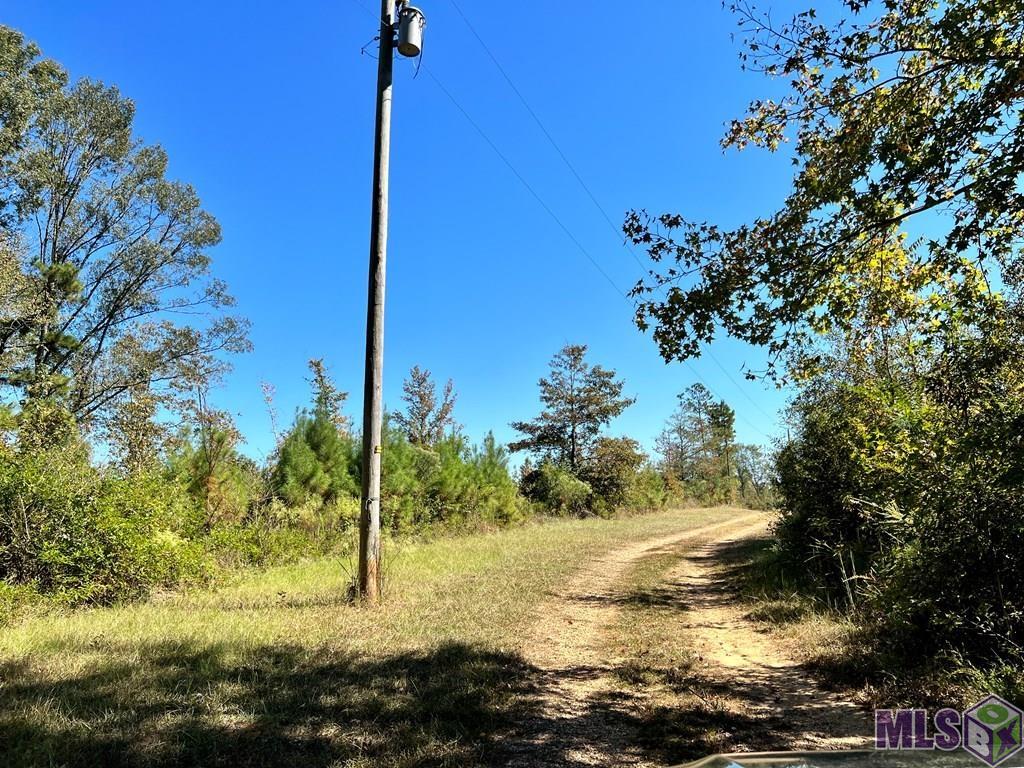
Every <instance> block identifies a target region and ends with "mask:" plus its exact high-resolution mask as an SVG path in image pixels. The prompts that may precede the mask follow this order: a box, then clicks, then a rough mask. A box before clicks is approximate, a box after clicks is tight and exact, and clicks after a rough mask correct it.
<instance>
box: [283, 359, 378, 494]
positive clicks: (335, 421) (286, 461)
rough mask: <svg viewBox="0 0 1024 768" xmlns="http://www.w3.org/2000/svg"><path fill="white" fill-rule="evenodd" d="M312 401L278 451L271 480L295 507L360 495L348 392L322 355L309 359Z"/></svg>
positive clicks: (297, 418) (298, 416) (300, 413)
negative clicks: (345, 405)
mask: <svg viewBox="0 0 1024 768" xmlns="http://www.w3.org/2000/svg"><path fill="white" fill-rule="evenodd" d="M309 367H310V371H312V374H313V376H312V378H311V379H310V385H311V387H312V390H313V391H312V395H313V403H312V407H311V408H310V409H308V410H303V411H300V412H299V414H298V415H297V416H296V418H295V423H294V425H293V426H292V428H291V430H290V431H289V432H288V434H287V435H285V437H284V439H283V440H282V441H281V444H280V446H279V447H278V451H277V462H276V464H275V466H274V469H273V473H272V477H271V483H272V485H273V488H274V492H275V493H276V494H277V495H278V496H279V497H280V498H281V499H283V500H284V501H285V502H286V503H287V504H289V505H291V506H299V505H302V504H306V503H310V502H312V503H314V504H315V505H317V506H323V505H326V504H331V503H333V502H335V501H337V500H338V499H340V498H342V497H344V496H358V494H359V485H358V469H357V463H356V461H357V454H356V446H355V442H354V441H353V439H352V435H351V431H350V429H349V423H348V419H347V418H346V417H345V416H344V415H343V414H342V412H341V406H342V403H344V402H345V400H346V398H347V397H348V393H347V392H342V391H341V390H339V389H338V387H337V385H335V383H334V381H333V380H332V379H331V377H330V375H329V373H328V372H327V369H326V367H325V366H324V364H323V360H320V359H314V360H310V362H309Z"/></svg>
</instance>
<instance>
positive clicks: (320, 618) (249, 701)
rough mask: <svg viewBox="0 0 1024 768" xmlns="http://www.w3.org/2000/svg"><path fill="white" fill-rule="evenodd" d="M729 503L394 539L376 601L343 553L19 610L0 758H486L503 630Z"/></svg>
mask: <svg viewBox="0 0 1024 768" xmlns="http://www.w3.org/2000/svg"><path fill="white" fill-rule="evenodd" d="M730 514H734V513H732V512H730V511H728V510H681V511H676V512H669V513H661V514H656V515H649V516H644V517H637V518H631V519H628V520H619V521H601V520H587V521H563V522H552V523H546V524H537V525H531V526H527V527H524V528H521V529H516V530H511V531H505V532H499V533H493V534H486V535H475V536H467V537H463V538H456V539H448V540H441V541H434V542H431V543H425V544H410V545H406V546H403V547H401V548H400V549H398V550H397V551H395V552H394V554H393V555H392V556H391V557H390V558H389V566H388V599H387V602H386V603H385V604H384V605H383V606H382V607H380V608H376V609H367V608H359V607H354V606H351V605H348V604H346V602H345V600H344V595H345V591H346V587H347V585H348V580H349V572H350V570H349V569H348V568H347V567H346V565H345V564H344V563H341V562H338V561H329V560H320V561H314V562H309V563H305V564H300V565H295V566H290V567H283V568H275V569H271V570H268V571H265V572H261V573H253V574H249V575H247V576H246V577H244V578H242V579H240V580H239V581H238V582H237V583H235V584H233V585H231V586H228V587H225V588H221V589H218V590H216V591H207V592H195V593H191V594H185V595H172V596H165V597H163V598H161V599H158V600H153V601H150V602H149V603H144V604H137V605H128V606H121V607H114V608H104V609H94V610H82V611H75V612H63V613H50V614H46V615H43V616H38V617H33V618H29V619H27V620H25V621H23V622H21V623H19V624H16V625H15V626H13V627H9V628H7V629H6V630H5V631H4V633H3V635H2V637H0V764H2V765H4V766H11V767H12V768H17V767H18V766H36V765H68V766H71V765H83V766H84V765H89V766H94V765H104V766H120V765H125V766H128V765H132V766H134V765H152V766H165V765H166V766H170V765H203V766H214V765H232V766H244V765H260V766H277V765H282V766H283V765H297V764H303V765H309V766H329V765H347V766H362V765H367V766H368V765H374V766H405V765H452V766H468V765H481V764H488V762H490V761H491V760H492V759H493V756H494V755H495V754H496V751H497V749H498V744H499V743H500V741H501V738H502V735H503V734H504V733H505V732H506V731H507V729H508V728H509V727H510V726H511V724H512V723H515V722H517V721H521V720H522V719H523V718H526V717H538V716H540V713H539V712H538V711H537V705H536V701H535V698H536V697H535V696H534V695H533V693H534V691H535V684H536V683H535V680H534V671H533V670H531V669H530V668H529V666H528V665H526V664H525V663H524V662H523V661H522V658H521V656H520V654H519V642H520V639H521V638H522V637H523V636H524V629H525V628H526V627H527V626H528V625H529V623H530V622H531V621H532V618H533V611H534V610H535V609H536V607H537V606H538V605H539V604H540V603H541V601H542V600H543V598H544V597H545V595H546V594H547V592H548V591H549V590H550V589H551V588H552V587H553V586H554V585H555V584H557V583H558V582H559V581H560V580H562V579H564V578H565V577H566V575H567V574H569V573H570V572H572V571H573V570H575V569H576V568H577V567H579V566H580V565H582V564H583V562H584V561H585V560H587V559H589V558H590V557H593V556H596V555H598V554H599V553H600V552H602V551H604V550H606V549H608V548H610V547H613V546H615V545H616V544H618V543H622V542H626V541H631V540H634V539H637V538H647V537H654V536H658V535H663V534H666V533H669V532H672V531H676V530H680V529H682V528H685V527H691V526H698V525H702V524H707V523H709V522H715V521H716V520H717V519H724V518H726V517H728V516H729V515H730Z"/></svg>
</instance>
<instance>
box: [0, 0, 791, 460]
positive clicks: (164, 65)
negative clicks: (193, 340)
mask: <svg viewBox="0 0 1024 768" xmlns="http://www.w3.org/2000/svg"><path fill="white" fill-rule="evenodd" d="M459 2H460V4H461V6H462V7H463V10H464V11H465V12H466V13H467V14H469V16H470V18H471V20H472V22H473V24H474V26H475V27H476V29H477V31H478V32H479V33H480V34H481V35H482V36H483V37H484V38H485V40H486V41H487V44H488V45H489V47H490V48H491V50H492V51H493V52H494V54H495V55H496V56H497V57H498V59H499V60H500V62H501V63H502V65H503V66H504V67H505V69H506V71H507V72H508V73H509V75H510V76H511V77H512V79H513V80H514V82H515V83H516V85H517V86H518V87H519V89H520V90H521V91H522V93H523V94H524V95H525V96H526V98H527V100H528V101H529V102H530V104H531V106H532V107H533V109H534V110H535V111H536V112H537V114H538V115H539V116H540V117H541V119H542V120H543V121H544V123H545V125H546V127H547V129H548V130H549V131H550V133H551V134H552V135H553V136H554V137H555V139H556V141H557V142H558V143H559V145H560V146H561V147H562V149H563V150H564V152H565V153H566V154H567V155H568V157H569V158H570V160H571V161H572V162H573V164H574V165H575V166H576V168H577V169H578V171H579V172H580V174H581V176H582V177H583V179H584V180H586V182H587V184H588V186H589V187H590V189H591V190H592V191H593V193H594V194H595V195H596V197H597V198H598V200H600V202H601V205H602V206H603V207H604V209H605V210H606V211H607V212H608V213H609V214H610V216H611V217H612V219H613V220H614V221H616V223H618V221H619V220H620V219H621V217H622V214H623V212H624V211H626V210H627V209H629V208H633V207H638V208H639V207H646V208H648V209H650V210H651V211H653V212H661V211H668V210H670V211H680V212H683V213H684V214H686V215H687V216H690V217H694V218H708V219H713V220H715V221H717V222H720V223H724V224H736V223H739V222H741V221H743V220H746V219H749V218H751V217H752V216H754V215H756V214H758V213H766V212H768V211H769V210H771V209H773V208H774V207H775V206H776V205H778V203H779V201H780V200H781V198H782V196H783V195H784V194H785V192H786V190H787V188H788V182H789V172H790V166H789V163H788V159H787V158H785V157H781V156H779V157H772V156H770V155H766V154H763V153H757V152H746V153H742V154H736V153H732V152H730V153H729V154H723V152H722V151H721V149H720V148H719V145H718V140H719V138H720V136H721V134H722V132H723V127H724V125H725V123H726V122H727V121H728V120H729V119H730V118H732V117H735V116H738V115H739V114H740V113H741V112H742V110H743V108H744V106H745V105H746V103H747V102H748V101H749V100H750V99H751V98H754V97H757V96H763V95H764V94H765V93H766V88H767V87H768V85H769V84H767V83H766V82H765V81H764V80H763V79H762V78H761V77H760V76H758V75H756V74H750V73H743V72H742V71H741V70H740V67H739V63H738V61H737V53H738V44H737V43H736V42H734V41H733V40H732V39H731V35H732V33H733V32H734V31H735V23H734V19H733V18H732V17H731V16H730V15H729V13H728V12H727V11H726V10H724V9H722V8H721V5H720V4H719V3H718V2H717V1H716V2H710V1H709V2H693V3H680V4H678V7H677V8H675V9H670V7H669V6H666V5H665V4H664V3H662V2H653V0H637V1H636V2H632V3H618V2H611V1H610V0H602V1H601V2H596V3H588V4H582V5H578V6H577V8H578V9H579V12H578V13H577V14H576V15H574V16H568V15H566V14H565V11H566V10H568V9H569V8H570V7H571V6H566V5H564V4H557V3H551V2H549V0H543V1H541V0H525V1H524V2H519V3H481V2H479V0H459ZM376 5H377V3H375V2H374V0H331V2H319V1H317V2H307V3H279V2H241V0H230V1H229V0H218V1H217V2H175V3H145V4H139V3H135V2H128V1H127V0H93V1H92V2H89V3H81V2H76V1H74V0H51V1H50V2H46V3H39V2H35V0H32V1H19V0H8V2H7V3H5V4H4V14H3V19H2V21H3V23H6V24H9V25H11V26H14V27H16V28H18V29H20V30H21V31H22V32H24V33H25V34H26V36H27V37H29V38H30V39H32V40H35V41H36V42H37V43H38V44H39V45H40V46H41V47H42V49H43V51H44V53H45V54H46V55H48V56H51V57H53V58H55V59H57V60H58V61H60V62H61V63H62V64H63V65H64V66H66V67H67V68H68V69H69V70H70V72H71V73H72V75H73V76H74V77H81V76H89V77H93V78H98V79H101V80H103V81H105V82H107V83H112V84H116V85H118V86H119V87H120V88H121V89H122V91H123V93H124V94H126V95H128V96H130V97H131V98H132V99H133V100H134V101H135V103H136V106H137V119H136V126H137V131H138V134H139V135H140V136H141V137H143V138H144V139H145V140H146V141H148V142H156V143H160V144H162V145H163V146H164V147H165V148H166V149H167V150H168V152H169V154H170V157H171V174H172V175H173V176H174V177H176V178H179V179H182V180H185V181H188V182H190V183H191V184H193V185H194V186H195V187H196V188H197V190H198V191H199V193H200V195H201V197H202V199H203V201H204V204H205V206H206V207H207V208H208V209H209V210H210V211H211V212H212V213H213V214H214V215H215V216H216V217H217V218H218V219H219V221H220V223H221V225H222V227H223V230H224V242H223V243H222V244H221V245H220V246H218V247H217V248H216V249H215V250H214V251H213V253H212V255H213V257H214V271H215V274H216V275H217V276H218V277H221V278H223V279H225V280H226V281H227V282H228V284H229V285H230V286H231V288H232V292H233V293H234V295H235V296H236V297H237V299H238V309H239V311H240V313H242V314H244V315H246V316H247V317H249V318H250V319H251V320H252V323H253V328H252V340H253V343H254V345H255V351H254V352H253V353H252V354H249V355H246V356H243V357H240V358H238V359H237V360H236V361H235V369H234V372H233V373H232V374H231V376H230V378H229V380H228V381H227V383H226V385H225V387H223V388H222V389H221V390H220V391H219V392H218V393H217V395H216V401H217V402H218V404H219V405H221V406H222V407H225V408H227V409H229V410H230V411H231V412H233V413H234V414H235V415H236V417H237V420H238V423H239V426H240V427H241V429H242V430H243V432H244V433H245V435H246V437H247V440H248V451H249V452H250V453H251V454H252V455H254V456H257V457H258V456H262V455H265V454H266V453H267V452H268V451H269V450H270V449H271V447H272V444H273V440H272V437H271V434H270V427H269V422H268V419H267V416H266V413H265V410H264V407H263V403H262V398H261V393H260V382H261V381H268V382H270V383H272V384H273V385H274V386H275V387H276V388H277V392H278V403H277V405H278V409H279V411H280V413H281V415H282V417H283V418H284V419H285V420H287V419H288V418H290V416H291V414H292V413H293V412H294V410H295V409H296V408H297V407H299V406H301V405H303V404H305V402H306V400H307V399H308V388H307V385H306V383H305V381H304V379H305V376H306V361H307V360H308V359H309V358H311V357H324V358H326V360H327V362H328V364H329V365H330V367H331V370H332V371H333V373H334V374H335V377H336V378H337V379H338V381H339V383H340V384H341V385H342V387H343V388H345V389H346V390H348V391H349V392H351V396H350V399H349V405H348V411H349V412H350V414H351V415H353V416H357V415H358V413H359V409H360V400H361V397H360V392H361V383H362V366H363V360H362V344H363V334H364V322H365V320H364V313H365V292H366V262H367V249H368V232H367V230H368V223H369V202H370V172H371V161H372V138H373V90H374V79H375V76H376V62H375V61H374V60H373V58H371V57H370V56H369V55H362V54H361V53H360V49H361V48H363V46H364V45H366V44H367V43H369V42H370V41H371V39H372V38H373V37H374V35H375V34H376V31H377V30H376V26H375V22H374V18H373V15H372V14H371V13H370V11H369V9H373V10H375V9H376ZM421 7H422V8H423V10H424V11H425V12H426V14H427V17H428V27H427V42H426V46H425V57H424V62H425V64H426V66H427V67H428V68H429V70H430V72H431V73H433V74H434V75H435V76H436V77H437V78H438V79H439V80H440V81H441V82H442V83H444V85H445V87H446V88H447V89H448V90H449V91H450V92H451V93H452V94H453V95H454V96H455V98H456V99H457V100H458V101H459V103H460V104H461V105H462V106H463V107H464V109H465V110H466V111H467V112H469V113H470V115H472V117H473V119H474V120H475V121H476V122H477V123H478V124H479V125H480V126H481V127H482V128H483V130H484V131H485V132H486V133H487V135H488V136H489V137H490V138H491V140H492V141H493V142H494V143H495V144H496V145H497V146H498V147H500V149H501V151H502V152H503V153H504V154H505V155H506V156H507V157H508V158H509V159H510V160H511V162H512V163H513V164H514V165H515V166H516V168H517V169H518V170H519V172H520V173H521V174H522V175H523V176H524V177H525V178H526V179H527V180H528V181H529V183H530V184H531V185H532V186H533V187H534V189H536V191H537V192H538V194H539V195H540V196H541V197H542V198H543V199H544V200H545V201H546V202H547V204H548V205H549V206H550V207H551V208H552V209H553V210H554V211H555V212H556V213H557V215H558V217H559V218H560V219H561V220H562V221H563V222H564V223H565V226H566V227H567V228H568V229H569V230H571V231H572V233H573V235H574V236H575V237H576V238H577V239H578V240H579V241H580V242H581V243H582V244H583V245H584V246H585V248H586V249H587V250H588V251H589V252H590V253H591V254H592V255H593V257H594V259H596V260H597V261H598V262H600V264H601V265H602V266H603V268H604V269H605V271H606V272H607V273H608V274H609V275H610V276H611V277H612V278H613V280H614V281H615V282H616V283H617V284H618V285H619V286H620V287H622V288H623V289H625V288H627V287H629V286H631V285H632V284H633V283H634V282H635V281H636V280H637V279H638V277H639V276H640V270H639V267H638V266H637V264H636V262H635V261H634V260H633V258H632V257H631V256H630V254H629V252H628V251H627V250H626V249H625V248H624V247H623V246H622V245H621V244H620V242H619V241H618V240H617V239H616V237H615V236H614V234H613V233H612V232H611V231H610V229H609V227H608V224H607V223H606V221H605V220H604V218H603V217H602V216H601V213H600V212H599V211H598V210H597V209H596V208H595V207H594V205H593V203H592V202H591V201H590V200H589V198H588V197H587V196H586V194H585V193H584V191H583V190H582V189H581V188H580V187H579V185H578V184H577V182H576V181H575V179H574V178H573V177H572V176H571V174H570V173H569V171H568V170H567V169H566V167H565V166H564V165H563V164H562V161H561V159H560V158H559V157H558V155H557V153H556V152H555V151H554V150H553V149H552V148H551V146H550V145H549V144H548V143H547V141H546V139H545V138H544V136H543V134H542V133H541V132H540V130H539V129H538V128H537V126H536V124H535V123H534V122H533V120H532V118H531V117H530V116H529V114H528V113H527V112H526V110H525V109H524V108H523V107H522V104H521V103H520V102H519V101H518V99H517V98H516V96H515V94H514V93H513V92H512V91H511V90H510V89H509V87H508V85H507V84H506V82H505V81H504V80H503V79H502V77H501V75H500V73H499V72H498V70H497V69H496V68H495V66H494V65H493V64H492V62H491V61H490V59H489V58H488V57H487V55H486V53H485V52H484V51H483V49H482V48H481V47H480V45H479V44H478V42H477V41H476V39H475V38H474V37H473V36H472V34H471V32H470V30H469V29H468V27H467V26H466V24H465V23H464V22H463V20H462V19H461V18H460V17H459V15H458V14H457V13H456V12H455V9H454V7H453V6H452V4H451V2H450V0H422V3H421ZM667 8H669V10H668V12H667V13H666V9H667ZM370 50H371V51H372V50H373V48H372V46H371V48H370ZM391 180H392V187H391V190H392V194H391V243H390V254H389V275H388V303H387V321H386V333H387V340H386V345H385V349H386V366H385V377H386V384H385V398H386V403H387V404H388V405H389V406H391V407H393V406H397V405H398V403H399V393H400V391H401V381H402V378H403V376H404V375H405V373H406V372H407V371H408V369H409V367H410V366H412V365H413V364H419V365H421V366H424V367H427V368H429V369H430V370H431V371H432V372H433V373H434V374H435V376H436V377H437V378H438V379H441V380H444V379H446V378H448V377H451V378H453V379H454V380H455V384H456V388H457V390H458V392H459V402H458V406H457V417H458V419H459V420H460V421H461V422H462V423H463V424H464V425H465V427H466V430H467V432H468V433H469V435H470V436H472V437H473V438H474V439H478V438H479V437H480V436H482V435H483V434H484V433H485V432H486V431H487V430H488V429H493V430H494V432H495V434H496V435H497V436H498V437H499V439H500V440H503V441H504V440H508V439H509V438H510V437H511V435H512V433H511V430H509V428H508V422H509V421H511V420H513V419H525V418H529V417H531V416H533V415H534V414H535V413H536V412H537V411H538V402H537V388H536V381H537V379H538V378H539V377H540V376H541V375H543V374H544V372H545V370H546V365H547V362H548V360H549V359H550V357H551V355H552V354H553V353H554V352H555V351H556V350H557V349H558V348H559V347H561V346H562V345H564V344H566V343H570V342H571V343H585V344H588V345H589V346H590V350H591V358H592V360H593V361H595V362H600V363H601V364H603V365H605V366H606V367H611V368H614V369H616V370H617V371H618V372H619V373H620V374H621V375H622V376H623V377H624V378H625V379H626V382H627V386H626V391H627V392H628V393H629V394H630V395H632V396H635V397H636V398H637V403H636V405H635V406H633V407H632V408H631V409H629V410H628V411H627V412H626V413H625V414H624V415H623V416H622V417H620V418H619V419H618V420H617V422H616V423H615V424H614V425H613V431H614V432H615V433H618V434H628V435H630V436H633V437H636V438H637V439H639V440H640V441H641V442H642V443H643V444H644V445H645V446H647V447H648V448H650V447H652V446H653V441H654V437H655V435H656V434H657V433H658V432H659V430H660V428H661V425H662V422H663V421H664V418H665V417H666V415H667V414H668V413H669V412H670V411H671V410H672V408H673V407H674V404H675V395H676V393H677V392H679V391H681V390H682V389H684V388H685V387H687V386H688V385H690V384H691V383H693V382H694V381H695V380H696V379H695V376H694V374H693V373H692V372H691V371H690V370H689V369H688V368H686V367H685V366H683V365H680V364H670V365H666V364H665V363H664V362H662V360H661V359H660V358H659V356H658V353H657V349H656V347H655V345H654V343H653V341H652V340H651V339H650V338H649V337H645V336H643V335H641V334H640V333H639V332H638V331H637V330H636V328H635V327H634V326H633V324H632V310H631V306H630V304H629V303H628V302H627V301H625V300H624V299H623V298H621V297H619V296H617V295H616V294H615V292H614V291H613V289H612V288H611V287H610V286H609V284H608V283H607V281H606V280H605V278H604V277H603V276H602V275H601V274H600V273H599V272H598V271H597V270H596V269H595V268H594V267H593V266H592V265H591V264H590V263H589V262H588V261H587V260H586V258H585V257H584V256H583V255H582V254H581V253H580V252H579V251H578V249H577V248H576V246H575V245H574V244H573V242H572V241H571V240H570V239H569V238H568V237H567V236H566V234H565V232H564V231H563V230H562V229H561V228H560V227H559V226H558V224H556V223H555V222H554V221H553V220H552V219H551V217H550V216H549V215H548V213H546V212H545V210H544V209H543V208H542V207H541V206H540V205H538V203H537V201H536V200H535V199H534V198H533V197H532V196H531V194H530V193H529V192H527V191H526V190H525V189H524V188H523V186H522V185H521V183H520V182H519V181H518V180H517V179H516V177H515V176H514V175H513V174H512V173H511V172H510V171H509V169H508V168H507V166H506V165H505V164H504V163H503V162H502V160H501V159H500V158H499V157H497V156H496V155H495V153H494V152H493V150H492V149H491V148H490V147H489V146H488V145H487V143H485V142H484V140H483V139H481V137H480V136H479V134H478V133H477V132H476V131H475V129H474V128H473V127H472V126H471V125H470V124H469V123H468V122H467V120H466V118H465V117H464V116H463V115H462V114H461V113H460V112H459V111H458V110H457V109H456V107H455V106H453V104H452V103H451V101H450V100H449V99H448V97H447V96H446V95H445V94H444V93H443V92H442V91H441V90H440V89H439V88H438V87H437V85H436V84H435V83H434V82H433V81H432V80H431V78H430V77H429V76H428V75H427V74H426V73H421V74H420V76H419V77H418V78H417V79H414V78H413V65H412V64H411V63H410V62H408V61H402V60H400V61H399V62H398V64H397V71H396V83H395V109H394V123H393V150H392V179H391ZM713 353H714V355H715V357H716V358H717V359H718V360H719V361H720V362H721V363H722V364H723V365H724V367H725V368H727V369H728V371H729V373H730V374H731V379H732V380H730V378H729V377H727V376H726V375H725V374H723V372H722V371H721V370H720V368H719V367H718V366H717V365H716V364H715V363H714V362H713V361H712V360H710V359H708V358H706V357H705V358H703V359H701V360H698V361H695V363H694V369H695V370H696V371H697V372H698V373H699V374H700V376H701V377H702V378H703V379H704V380H705V381H706V382H707V383H708V384H709V385H710V386H711V388H712V389H713V390H714V391H715V392H716V393H717V394H718V395H720V396H721V397H723V398H725V399H726V400H728V401H729V402H730V404H732V405H733V407H735V409H736V410H737V412H738V418H737V431H738V433H739V437H740V439H741V440H744V441H749V442H759V443H765V442H767V437H766V436H771V435H775V434H777V433H778V429H779V427H778V418H777V416H776V412H777V411H778V409H779V408H780V407H781V406H782V405H783V404H784V403H785V399H786V395H785V393H781V392H778V391H776V390H774V389H773V388H772V387H770V386H769V385H764V384H760V383H750V382H746V381H744V380H743V379H742V377H741V373H740V369H741V366H742V364H743V363H747V364H750V365H751V366H752V367H754V368H757V367H759V365H760V362H761V360H762V359H763V356H762V354H761V353H760V352H759V351H757V350H753V349H750V348H747V347H744V346H743V345H740V344H738V343H735V342H732V341H729V340H722V341H719V342H717V343H716V344H715V345H714V347H713ZM751 400H753V401H756V403H757V405H755V404H754V403H753V402H752V401H751Z"/></svg>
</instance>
